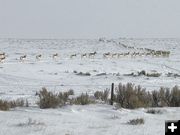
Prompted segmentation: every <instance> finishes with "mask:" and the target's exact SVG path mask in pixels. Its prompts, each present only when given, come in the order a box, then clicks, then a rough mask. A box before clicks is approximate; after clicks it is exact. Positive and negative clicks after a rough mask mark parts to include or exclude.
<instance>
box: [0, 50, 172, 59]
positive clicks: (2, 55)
mask: <svg viewBox="0 0 180 135" xmlns="http://www.w3.org/2000/svg"><path fill="white" fill-rule="evenodd" d="M136 49H139V50H142V49H143V50H146V51H144V52H142V51H139V52H133V51H131V52H130V51H129V52H125V53H112V52H107V53H103V54H102V58H123V57H127V56H130V57H131V58H134V57H142V56H144V57H146V56H152V57H169V55H170V51H161V50H158V51H156V50H152V49H148V48H136ZM97 54H98V53H97V52H96V51H95V52H90V53H82V54H79V53H74V54H71V55H69V58H70V59H73V58H76V57H78V56H79V55H80V58H81V59H83V58H95V56H96V55H97ZM99 54H100V53H99ZM6 57H7V55H6V54H5V53H4V52H3V53H0V62H3V61H4V60H5V59H6ZM42 57H43V55H42V54H38V55H36V56H35V58H36V60H41V59H42ZM51 57H52V59H57V58H58V57H59V54H58V53H54V54H52V55H51ZM26 59H27V54H24V55H22V56H20V57H19V60H20V61H25V60H26Z"/></svg>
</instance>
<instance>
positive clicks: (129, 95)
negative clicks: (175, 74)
mask: <svg viewBox="0 0 180 135" xmlns="http://www.w3.org/2000/svg"><path fill="white" fill-rule="evenodd" d="M114 96H115V102H117V103H118V104H119V105H120V106H121V107H123V108H129V109H134V108H139V107H165V106H168V107H180V89H179V88H178V86H175V87H173V88H172V89H171V90H170V89H168V88H163V87H161V88H160V90H159V91H152V92H148V91H146V89H143V88H141V86H134V85H133V84H132V83H127V84H126V85H123V84H121V83H120V84H119V85H118V87H117V88H116V93H115V95H114Z"/></svg>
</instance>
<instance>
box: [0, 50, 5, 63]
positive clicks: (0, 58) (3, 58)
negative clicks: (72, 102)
mask: <svg viewBox="0 0 180 135" xmlns="http://www.w3.org/2000/svg"><path fill="white" fill-rule="evenodd" d="M5 59H6V54H5V53H4V52H3V53H0V62H3V60H5Z"/></svg>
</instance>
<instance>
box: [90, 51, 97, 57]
mask: <svg viewBox="0 0 180 135" xmlns="http://www.w3.org/2000/svg"><path fill="white" fill-rule="evenodd" d="M96 54H97V52H96V51H95V52H93V53H89V57H94V56H95V55H96Z"/></svg>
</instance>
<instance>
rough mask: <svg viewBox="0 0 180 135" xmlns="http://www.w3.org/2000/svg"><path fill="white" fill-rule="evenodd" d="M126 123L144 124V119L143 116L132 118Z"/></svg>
mask: <svg viewBox="0 0 180 135" xmlns="http://www.w3.org/2000/svg"><path fill="white" fill-rule="evenodd" d="M127 123H128V124H130V125H141V124H144V119H143V118H137V119H132V120H129V121H128V122H127Z"/></svg>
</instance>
